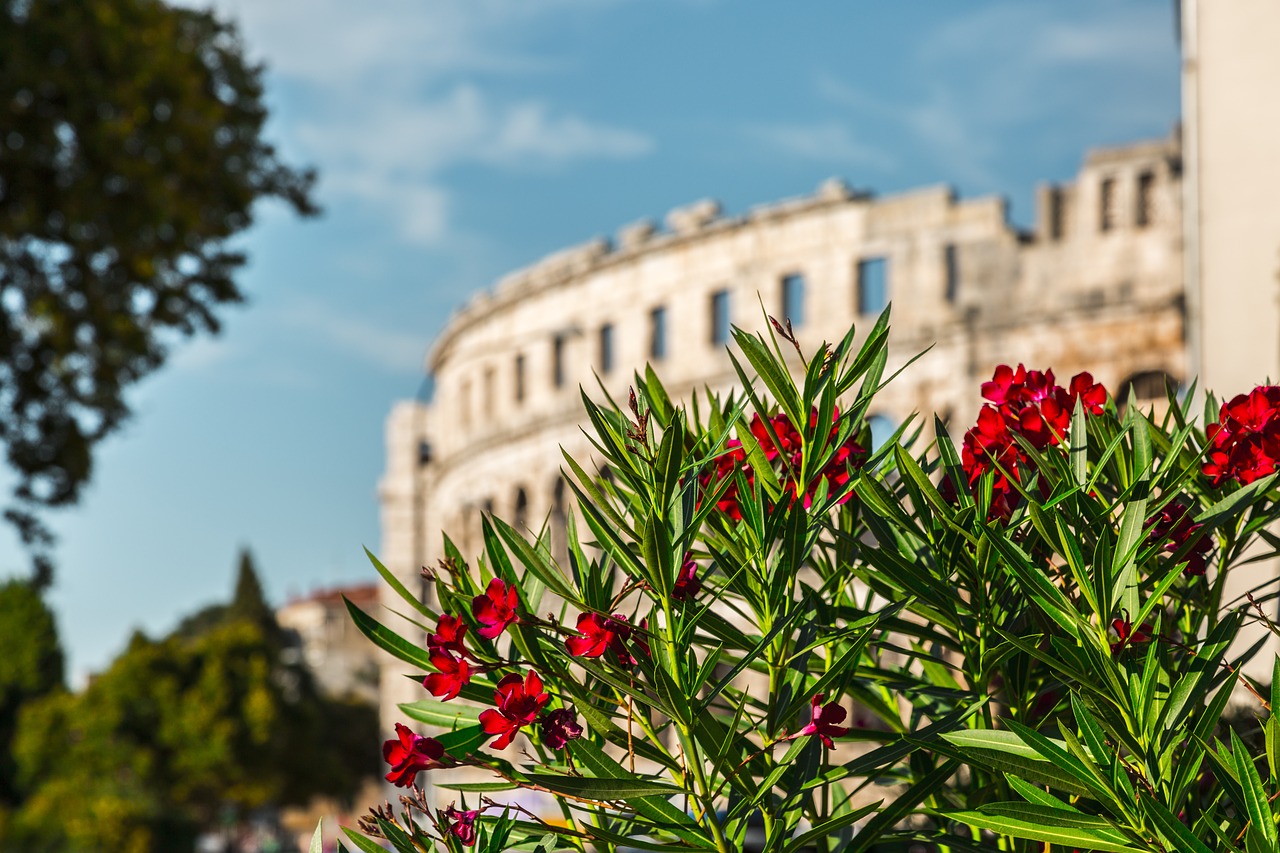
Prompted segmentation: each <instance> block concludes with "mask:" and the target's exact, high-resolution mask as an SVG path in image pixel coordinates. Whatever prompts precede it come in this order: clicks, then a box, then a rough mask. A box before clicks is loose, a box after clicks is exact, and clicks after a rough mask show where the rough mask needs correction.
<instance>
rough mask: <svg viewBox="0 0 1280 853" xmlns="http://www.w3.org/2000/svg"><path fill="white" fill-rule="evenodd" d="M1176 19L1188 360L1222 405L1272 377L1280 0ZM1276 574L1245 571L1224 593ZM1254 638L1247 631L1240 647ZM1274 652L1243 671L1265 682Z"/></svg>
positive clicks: (1266, 567) (1279, 345)
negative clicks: (1179, 53) (1183, 145)
mask: <svg viewBox="0 0 1280 853" xmlns="http://www.w3.org/2000/svg"><path fill="white" fill-rule="evenodd" d="M1181 15H1182V21H1181V26H1182V47H1183V76H1182V102H1183V122H1184V135H1185V140H1186V154H1187V156H1186V160H1187V173H1186V181H1185V187H1184V193H1185V198H1186V235H1187V236H1186V242H1187V252H1186V277H1187V290H1188V293H1187V295H1188V307H1189V309H1190V310H1189V312H1188V313H1189V329H1190V331H1191V335H1192V337H1191V353H1192V358H1193V363H1194V366H1195V368H1196V370H1195V372H1196V373H1198V374H1199V376H1200V377H1201V382H1202V387H1203V388H1204V389H1206V390H1209V391H1212V392H1213V393H1214V394H1216V395H1217V397H1218V398H1219V400H1229V399H1231V398H1232V397H1234V396H1235V395H1236V394H1240V393H1244V392H1246V391H1248V390H1250V389H1251V388H1253V387H1254V386H1255V385H1261V384H1263V383H1266V382H1268V381H1271V382H1273V383H1274V382H1280V97H1278V96H1277V90H1278V89H1280V48H1278V47H1277V46H1278V45H1280V2H1277V0H1183V3H1182V6H1181ZM1278 571H1280V563H1278V562H1277V561H1275V560H1272V561H1269V562H1267V563H1263V564H1254V565H1251V566H1249V567H1248V568H1247V569H1245V570H1244V571H1241V572H1238V573H1237V574H1236V575H1235V577H1234V578H1233V579H1232V583H1230V584H1229V585H1228V598H1232V599H1234V598H1236V597H1238V596H1243V594H1244V593H1245V591H1247V590H1248V589H1251V588H1252V587H1254V586H1256V585H1257V584H1259V583H1261V582H1262V581H1263V580H1265V579H1266V578H1268V577H1270V578H1274V577H1275V576H1276V574H1277V572H1278ZM1272 611H1273V612H1272V614H1271V615H1272V617H1273V618H1275V617H1276V615H1277V614H1276V613H1275V612H1274V607H1273V608H1272ZM1264 634H1266V630H1265V628H1263V627H1262V626H1261V625H1256V624H1255V625H1252V626H1249V627H1247V628H1246V630H1245V632H1244V636H1243V637H1242V640H1241V643H1242V645H1243V644H1247V643H1250V642H1252V641H1253V640H1255V639H1257V638H1258V637H1260V636H1263V635H1264ZM1275 652H1280V643H1277V642H1272V643H1271V644H1270V645H1269V646H1268V647H1267V649H1264V650H1263V651H1262V652H1261V653H1260V654H1259V655H1258V656H1257V657H1255V658H1254V660H1253V663H1252V666H1251V667H1250V668H1249V669H1248V670H1247V672H1248V674H1249V675H1251V676H1253V677H1254V678H1257V679H1259V680H1261V681H1263V682H1267V681H1270V679H1271V663H1272V660H1273V658H1272V657H1271V654H1272V653H1275Z"/></svg>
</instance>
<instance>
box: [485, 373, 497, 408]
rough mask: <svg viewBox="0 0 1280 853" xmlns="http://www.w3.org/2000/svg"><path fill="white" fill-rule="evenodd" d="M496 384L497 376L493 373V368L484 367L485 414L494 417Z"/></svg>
mask: <svg viewBox="0 0 1280 853" xmlns="http://www.w3.org/2000/svg"><path fill="white" fill-rule="evenodd" d="M494 384H495V377H494V373H493V368H492V367H486V368H485V369H484V416H485V417H486V418H492V417H493V411H494V400H493V394H494V388H493V386H494Z"/></svg>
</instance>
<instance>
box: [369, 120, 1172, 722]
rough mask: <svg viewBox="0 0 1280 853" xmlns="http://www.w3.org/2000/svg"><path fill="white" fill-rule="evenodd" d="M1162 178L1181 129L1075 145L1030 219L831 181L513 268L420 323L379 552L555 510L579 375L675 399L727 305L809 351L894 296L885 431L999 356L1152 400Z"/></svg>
mask: <svg viewBox="0 0 1280 853" xmlns="http://www.w3.org/2000/svg"><path fill="white" fill-rule="evenodd" d="M1181 174H1182V156H1181V149H1180V145H1179V142H1178V140H1177V138H1172V139H1168V140H1157V141H1150V142H1140V143H1136V144H1132V145H1127V146H1123V147H1119V148H1110V149H1099V150H1095V151H1091V152H1089V154H1088V155H1087V157H1086V158H1085V162H1084V165H1083V167H1082V169H1081V170H1080V172H1079V174H1078V176H1077V177H1076V179H1075V180H1074V181H1072V182H1070V183H1068V184H1064V185H1060V186H1048V185H1046V186H1043V187H1041V188H1040V189H1039V191H1038V193H1037V199H1038V205H1037V206H1038V211H1037V222H1036V226H1035V228H1034V230H1033V231H1032V232H1029V233H1027V232H1022V231H1019V230H1018V229H1015V228H1014V227H1012V226H1011V225H1010V224H1009V222H1008V220H1007V218H1006V215H1005V203H1004V201H1003V200H1002V199H999V198H979V199H972V200H963V199H957V198H956V197H955V195H954V194H953V193H952V192H951V191H950V190H949V189H948V188H946V187H930V188H924V189H920V190H916V191H912V192H907V193H903V194H900V195H893V196H888V197H885V198H875V197H872V196H871V195H868V194H865V193H858V192H852V191H850V190H849V189H848V188H847V187H846V186H845V185H844V184H842V183H841V182H839V181H829V182H827V183H825V184H823V185H822V186H821V187H820V188H819V189H818V191H817V192H816V194H814V195H812V196H809V197H804V198H798V199H793V200H788V201H783V202H780V203H776V204H770V205H765V206H761V207H759V208H755V209H752V210H749V211H747V212H746V213H745V214H742V215H739V216H726V215H724V214H722V213H721V211H720V208H719V206H718V205H717V204H716V203H714V202H710V201H702V202H698V203H696V204H693V205H690V206H688V207H685V208H681V209H678V210H675V211H672V212H671V213H670V214H669V215H668V216H667V218H666V226H667V227H666V228H665V229H659V228H658V227H656V226H655V225H654V224H653V223H650V222H641V223H637V224H634V225H630V226H627V227H626V228H624V229H622V230H621V231H620V232H619V234H618V237H617V239H616V241H614V242H612V243H611V242H609V241H606V240H603V239H601V240H594V241H592V242H590V243H586V244H584V245H582V246H577V247H574V248H571V249H567V250H565V251H562V252H559V253H556V254H554V255H551V256H549V257H547V258H545V259H543V260H541V261H539V262H538V263H535V264H534V265H532V266H530V267H528V268H526V269H523V270H519V271H517V272H514V273H512V274H510V275H508V276H506V277H505V278H503V279H502V280H500V281H499V282H498V283H497V285H496V286H495V287H494V289H493V290H492V291H491V292H489V293H483V294H480V295H477V296H476V297H474V298H473V299H472V300H471V301H470V302H469V303H468V304H467V305H466V306H465V307H463V308H462V309H461V310H460V311H458V312H457V313H456V314H455V315H454V316H453V318H452V319H451V320H450V322H449V323H448V325H447V327H446V328H445V330H444V331H443V333H442V334H441V335H440V337H439V339H438V340H437V341H436V343H435V345H434V347H433V348H432V350H431V352H430V354H429V357H428V364H427V368H428V370H429V371H430V373H431V374H432V376H433V377H434V380H435V393H434V398H433V399H432V400H431V401H430V402H429V403H420V402H404V403H400V404H397V405H396V407H395V408H394V410H393V411H392V413H391V416H390V418H389V420H388V423H387V438H386V440H387V469H386V473H385V475H384V477H383V479H382V482H381V487H380V498H381V502H382V525H383V528H382V551H381V554H380V556H381V558H382V559H383V561H384V562H385V564H386V565H387V566H388V567H390V568H391V569H392V570H393V571H395V572H396V573H398V574H399V575H401V576H402V577H403V578H404V579H405V582H406V584H408V585H410V588H415V587H416V585H417V584H418V583H420V580H419V578H418V570H419V567H421V566H424V565H425V566H430V565H433V564H434V563H435V562H436V560H437V559H438V558H439V556H440V541H441V540H440V532H441V531H442V530H443V531H446V532H448V533H449V535H450V536H451V537H452V538H453V539H454V541H455V542H457V543H458V544H459V546H460V547H461V548H462V550H463V551H464V553H466V554H468V555H470V554H475V553H476V552H477V551H478V550H479V548H480V519H481V517H482V514H483V513H485V512H493V513H495V514H497V515H499V516H501V517H503V518H504V519H507V520H508V521H512V522H513V523H516V524H517V526H519V525H521V524H525V525H528V526H530V527H534V528H536V527H538V526H540V525H541V523H542V522H543V520H544V519H547V518H550V519H552V521H553V522H555V521H557V520H558V519H560V518H562V516H563V512H564V506H565V503H566V497H565V488H564V486H563V484H562V483H561V479H560V469H561V466H562V458H561V448H564V449H565V450H567V451H568V452H569V453H570V454H573V455H574V456H575V458H578V459H580V460H581V459H586V458H588V457H589V445H588V443H587V440H586V439H585V437H584V436H583V435H582V433H581V431H580V429H579V424H580V422H581V420H582V419H583V418H582V405H581V400H580V397H579V387H580V386H582V387H583V388H585V389H586V390H587V393H589V394H592V395H593V396H600V390H599V386H598V385H597V383H596V380H595V376H596V375H598V376H599V377H600V382H601V383H602V384H603V386H604V387H605V388H606V389H607V390H608V391H609V392H610V393H611V394H612V395H614V396H615V399H621V398H622V397H623V396H624V395H625V394H626V391H627V387H628V385H630V384H632V383H633V379H632V376H633V373H634V371H636V370H643V368H644V365H645V363H646V362H648V363H652V364H653V366H654V368H655V369H656V370H657V371H658V373H659V374H660V375H661V376H662V378H663V381H664V383H665V384H666V386H667V387H668V389H669V390H670V391H672V392H673V394H676V395H687V394H688V393H689V392H691V391H693V390H695V389H699V388H702V387H703V386H708V387H711V388H713V389H716V390H720V389H725V388H728V387H729V386H731V385H732V384H734V382H735V374H734V371H733V368H732V365H731V363H730V360H729V356H728V354H727V352H726V341H725V335H726V329H727V326H726V319H727V320H728V321H731V322H732V323H734V324H736V325H739V326H741V327H743V328H745V329H748V330H756V329H762V328H764V326H765V320H764V316H763V312H762V309H761V305H762V304H763V308H764V310H765V311H767V312H768V313H769V314H772V315H774V316H777V317H784V316H789V317H790V318H791V320H792V322H793V325H794V326H795V329H796V332H797V337H798V339H799V341H800V343H801V345H802V346H803V347H804V348H805V350H806V351H808V352H813V351H815V350H817V348H818V347H819V345H820V344H821V343H822V342H824V341H832V340H838V339H839V338H841V337H842V336H843V335H844V334H845V332H846V331H847V330H848V328H849V326H850V325H852V324H857V325H858V326H859V327H860V328H865V329H869V328H870V326H871V325H872V323H873V322H874V319H875V316H876V315H877V314H878V313H879V311H880V308H881V307H882V305H883V303H884V302H885V301H886V300H891V301H892V304H893V325H892V333H891V337H890V341H891V357H892V359H893V362H894V363H892V364H890V366H889V369H890V370H894V369H897V368H898V367H901V366H902V365H903V364H905V363H906V362H907V361H908V360H909V359H910V358H911V357H912V356H914V355H916V354H917V353H920V352H922V351H924V350H926V349H928V352H927V353H925V355H924V356H923V357H921V358H920V359H919V360H918V361H916V362H915V363H914V364H912V365H911V366H910V367H909V368H908V369H907V370H906V371H905V372H904V373H903V374H902V376H900V377H899V378H898V379H897V380H895V381H894V382H893V384H892V385H891V386H890V387H889V388H887V389H886V390H885V391H884V392H883V393H882V394H881V395H880V396H879V398H878V400H877V406H878V408H877V410H876V411H875V412H874V414H875V415H878V416H879V417H880V418H881V419H882V420H880V421H879V422H878V423H879V424H880V425H881V426H891V425H894V424H896V423H898V422H900V421H901V420H902V419H903V418H905V417H906V416H908V415H910V414H911V413H913V412H922V413H934V412H936V413H939V414H940V415H942V417H943V419H944V420H950V421H951V423H953V424H954V425H955V427H954V429H955V431H956V432H957V435H958V434H959V431H961V430H963V429H964V428H966V427H967V426H968V425H969V424H971V423H972V422H973V420H974V418H975V417H976V415H977V411H978V408H979V406H980V403H981V400H980V398H979V395H978V387H979V384H980V383H981V382H982V381H983V380H984V379H987V378H989V377H990V375H991V372H992V370H993V369H994V367H995V366H996V365H997V364H999V363H1002V362H1008V363H1014V364H1016V363H1017V362H1020V361H1021V362H1025V363H1026V364H1027V365H1028V366H1036V367H1052V368H1053V369H1054V371H1055V372H1056V373H1057V374H1058V375H1059V376H1060V377H1063V378H1066V377H1069V376H1071V375H1072V374H1074V373H1076V372H1079V371H1082V370H1088V371H1091V372H1092V373H1093V374H1094V376H1095V377H1096V378H1097V379H1098V380H1099V381H1101V382H1103V383H1104V384H1105V385H1106V386H1107V387H1108V388H1109V389H1111V390H1112V391H1113V392H1115V391H1119V390H1120V389H1122V388H1126V387H1128V386H1130V385H1132V386H1133V387H1134V388H1135V389H1136V391H1137V393H1138V394H1139V396H1140V397H1146V398H1148V399H1156V398H1159V399H1163V398H1164V391H1163V388H1164V385H1165V383H1166V382H1168V381H1173V382H1175V383H1181V382H1182V381H1184V380H1185V379H1186V377H1187V373H1188V370H1187V353H1186V346H1185V342H1184V310H1185V309H1184V298H1183V294H1184V290H1183V278H1182V276H1183V269H1182V241H1183V225H1182V187H1181ZM384 592H385V594H386V595H388V596H394V593H392V592H391V591H390V590H385V591H384ZM386 603H387V604H388V605H389V606H391V607H396V605H395V604H394V603H393V602H392V601H391V600H390V599H388V600H387V601H386ZM386 616H387V618H388V619H389V620H393V619H394V617H391V616H390V615H389V614H386ZM397 627H400V628H403V629H405V630H406V631H409V632H410V633H409V634H408V635H409V636H414V635H413V634H412V631H413V630H414V629H412V628H411V626H409V625H407V623H401V624H399V625H398V626H397ZM402 672H403V667H397V666H391V667H388V668H387V669H386V672H385V674H384V679H383V702H384V707H385V709H386V711H387V713H388V714H389V715H391V714H395V709H394V704H395V703H397V702H404V701H412V700H414V699H417V698H421V690H420V689H417V690H415V686H414V685H413V684H412V683H411V682H410V681H409V680H407V679H405V678H404V677H403V674H402ZM397 719H398V717H397ZM390 725H391V723H390V722H388V723H387V726H388V728H389V727H390Z"/></svg>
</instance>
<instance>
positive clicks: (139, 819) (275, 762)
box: [0, 553, 378, 853]
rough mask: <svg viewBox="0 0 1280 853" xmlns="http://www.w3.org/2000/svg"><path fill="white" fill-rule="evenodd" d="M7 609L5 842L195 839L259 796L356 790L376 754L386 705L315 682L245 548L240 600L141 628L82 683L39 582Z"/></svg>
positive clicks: (148, 847)
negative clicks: (65, 660)
mask: <svg viewBox="0 0 1280 853" xmlns="http://www.w3.org/2000/svg"><path fill="white" fill-rule="evenodd" d="M0 611H3V612H0V625H3V630H5V631H6V632H7V634H6V636H5V639H4V648H5V652H6V653H5V655H4V660H3V662H2V663H0V679H2V680H3V683H2V684H0V697H3V705H0V714H3V715H4V716H3V717H2V718H0V724H4V725H6V728H5V729H3V730H0V735H2V736H4V737H5V741H4V744H3V746H4V755H3V757H2V758H0V760H2V761H3V767H4V773H3V775H2V776H0V796H3V798H4V799H3V800H0V850H4V851H14V853H17V851H49V853H53V851H59V852H60V853H61V851H90V850H92V851H99V853H160V851H190V850H191V849H193V845H194V843H195V840H196V838H197V837H198V836H199V835H200V834H201V833H202V832H205V831H208V830H210V829H212V828H214V827H217V826H221V825H224V824H225V823H226V822H227V821H228V820H229V819H230V820H231V821H241V820H244V819H245V818H246V817H247V816H248V815H249V813H250V812H252V811H254V810H257V809H261V808H264V807H271V808H279V807H284V806H290V805H304V804H306V803H308V802H310V801H311V800H312V799H313V798H316V797H327V798H334V799H337V800H339V801H348V800H350V799H351V798H353V797H354V796H355V795H356V793H357V789H358V788H359V786H360V785H361V784H363V783H364V782H365V780H367V779H368V778H369V777H370V776H372V775H373V774H374V772H376V770H377V769H378V761H377V759H378V756H377V753H376V751H375V750H374V749H373V748H372V746H371V745H372V744H374V743H375V742H376V740H377V738H378V719H377V711H376V710H375V709H374V708H373V707H372V706H370V705H367V704H364V703H361V702H359V701H355V700H351V699H346V698H338V697H330V696H326V695H323V694H322V693H321V692H320V691H319V689H318V688H317V685H316V682H315V680H314V678H313V677H312V674H311V672H310V671H309V670H308V669H307V668H306V666H305V664H304V663H302V662H301V660H300V656H299V655H297V654H296V653H295V654H290V652H291V651H294V650H293V649H291V643H292V638H290V637H289V636H288V634H287V632H284V631H282V630H281V629H280V627H279V626H278V625H277V624H276V621H275V618H274V616H273V615H272V611H271V609H270V608H269V607H268V606H267V604H266V602H265V600H264V599H263V597H262V588H261V585H260V584H259V582H258V578H257V572H256V571H255V569H254V566H253V561H252V558H251V557H250V556H249V555H248V554H247V553H245V554H243V555H242V556H241V559H240V566H239V572H238V577H237V581H236V590H235V595H234V597H233V599H232V600H231V602H230V603H228V604H224V605H215V606H213V607H209V608H205V609H204V610H202V611H200V612H199V613H197V614H195V615H194V616H193V617H189V618H187V619H185V620H183V621H182V623H181V624H180V625H179V627H178V628H177V629H176V630H175V631H174V632H173V633H172V634H170V635H169V636H167V637H164V638H161V639H158V640H153V639H150V638H148V637H146V636H144V635H142V634H141V633H139V634H136V635H134V637H133V640H132V641H131V642H130V644H129V647H128V648H127V649H126V650H125V652H124V653H123V654H121V655H120V657H118V658H117V659H116V660H115V661H114V662H113V663H112V665H111V666H110V667H109V668H108V669H107V670H106V671H104V672H103V673H101V674H100V675H98V676H96V677H94V678H93V679H92V680H91V681H90V683H89V684H88V686H87V687H86V688H85V689H84V690H83V691H81V692H78V693H77V692H69V691H67V690H66V689H65V688H64V687H63V686H62V678H61V671H60V663H61V651H60V650H59V648H58V642H57V636H56V633H55V632H54V630H53V622H52V618H51V616H50V614H49V611H48V609H47V607H45V605H44V604H43V602H42V601H41V600H40V597H39V594H38V593H37V592H36V591H35V590H34V589H33V588H32V584H31V583H29V582H24V581H13V582H11V583H10V584H9V585H7V586H6V587H4V588H3V589H0ZM11 720H12V721H13V722H12V723H10V722H9V721H11Z"/></svg>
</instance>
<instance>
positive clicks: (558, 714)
mask: <svg viewBox="0 0 1280 853" xmlns="http://www.w3.org/2000/svg"><path fill="white" fill-rule="evenodd" d="M580 737H582V726H580V725H578V718H577V717H575V716H574V714H573V712H572V711H570V710H569V709H568V708H557V709H556V710H554V711H552V712H551V713H550V714H547V715H546V716H545V717H543V718H542V742H543V743H545V744H546V745H547V746H549V747H551V748H552V749H564V746H565V744H567V743H568V742H569V741H571V740H577V739H578V738H580Z"/></svg>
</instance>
